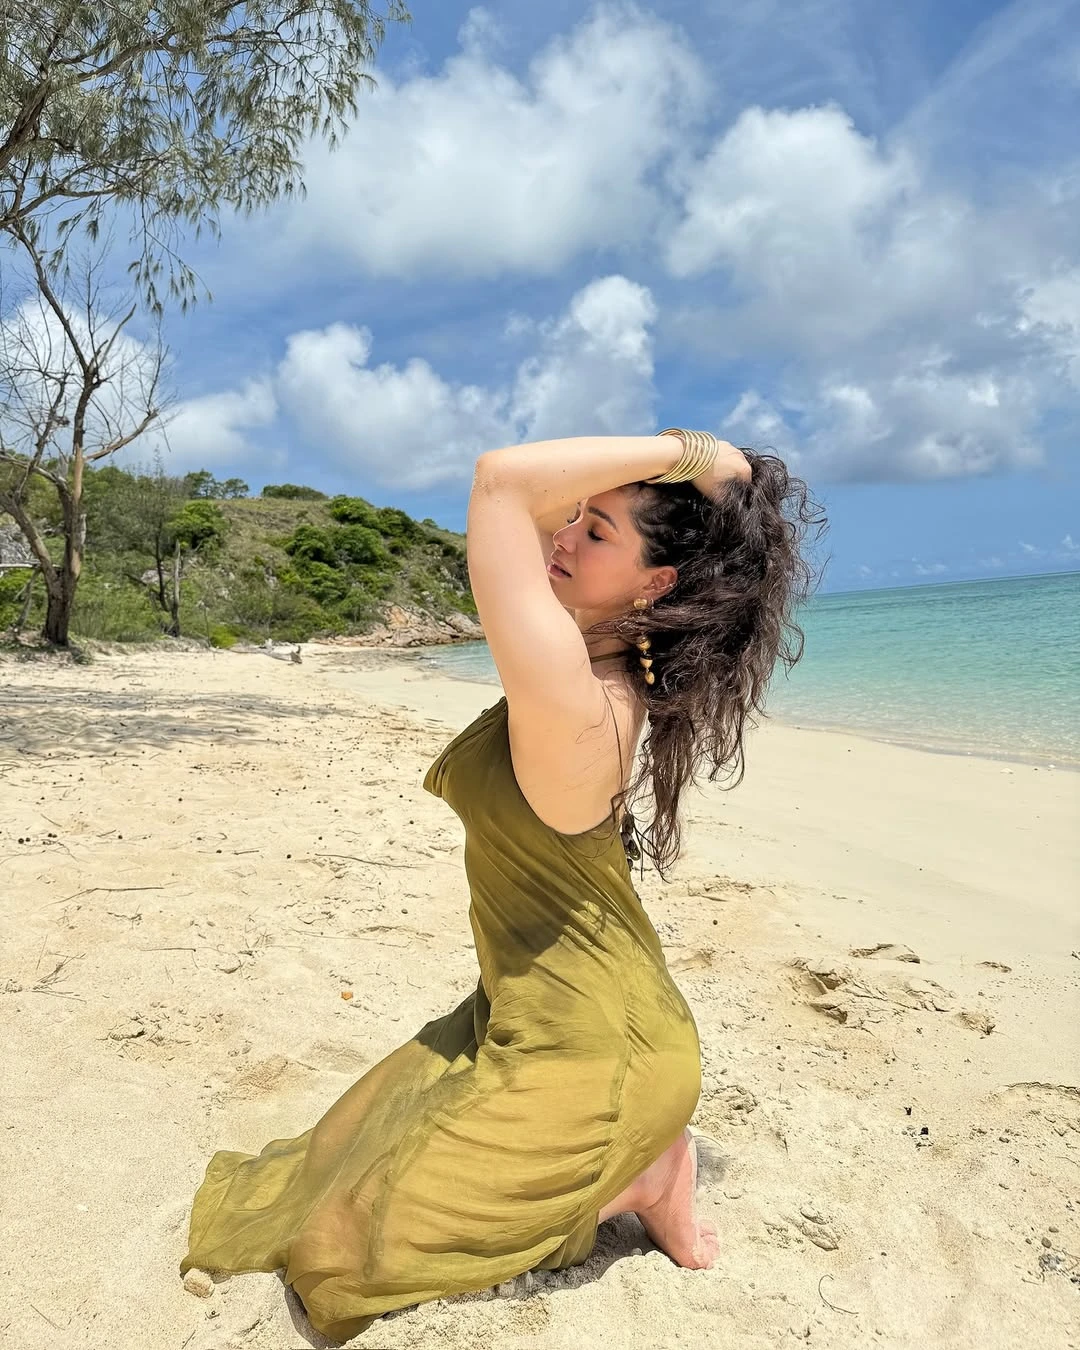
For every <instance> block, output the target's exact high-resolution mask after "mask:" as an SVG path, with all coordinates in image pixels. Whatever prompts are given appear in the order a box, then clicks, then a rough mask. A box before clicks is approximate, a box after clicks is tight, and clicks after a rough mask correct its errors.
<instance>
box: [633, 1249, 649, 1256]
mask: <svg viewBox="0 0 1080 1350" xmlns="http://www.w3.org/2000/svg"><path fill="white" fill-rule="evenodd" d="M630 1255H631V1256H644V1255H645V1253H644V1252H643V1251H642V1250H641V1248H640V1247H631V1248H630Z"/></svg>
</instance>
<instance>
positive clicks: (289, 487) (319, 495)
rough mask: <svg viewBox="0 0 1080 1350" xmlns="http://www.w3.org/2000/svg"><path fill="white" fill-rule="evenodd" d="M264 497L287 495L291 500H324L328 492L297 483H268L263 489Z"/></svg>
mask: <svg viewBox="0 0 1080 1350" xmlns="http://www.w3.org/2000/svg"><path fill="white" fill-rule="evenodd" d="M262 495H263V496H264V497H287V498H289V499H290V500H291V501H304V502H324V501H326V493H325V492H320V491H319V490H318V488H310V487H298V486H297V485H296V483H267V485H266V487H264V488H263V490H262Z"/></svg>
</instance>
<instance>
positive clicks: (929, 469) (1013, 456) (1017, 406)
mask: <svg viewBox="0 0 1080 1350" xmlns="http://www.w3.org/2000/svg"><path fill="white" fill-rule="evenodd" d="M805 383H807V384H808V385H810V389H809V392H808V393H806V394H805V395H804V396H803V397H802V398H801V399H800V398H795V397H792V398H791V399H790V400H788V399H785V398H783V397H781V398H778V399H777V400H776V403H771V402H768V401H767V400H765V399H763V398H762V397H761V395H759V394H758V393H756V391H749V392H747V393H744V394H743V395H742V397H741V398H740V399H739V400H738V402H737V404H736V406H735V407H734V408H733V409H732V411H731V413H730V414H729V415H728V416H727V417H726V418H725V420H724V422H723V425H722V427H721V431H722V434H723V435H725V436H726V437H727V438H728V439H729V440H736V439H738V438H739V437H740V435H742V434H744V433H745V435H746V436H747V437H748V438H749V441H750V442H755V443H756V444H757V446H758V448H761V447H762V446H763V445H764V444H771V445H773V446H775V448H776V449H777V451H778V452H779V453H780V454H788V455H791V454H792V453H793V451H792V448H793V447H797V448H798V452H797V454H795V455H794V457H793V462H794V463H795V464H799V463H800V462H804V463H805V466H806V467H808V468H810V469H812V470H813V472H815V473H818V474H822V475H823V476H827V477H829V478H832V479H837V480H859V481H863V482H868V481H875V480H877V481H886V480H892V481H896V480H907V481H914V480H917V479H944V478H954V477H962V476H965V475H973V474H987V473H991V472H993V471H994V470H996V469H1001V468H1018V467H1031V466H1034V465H1036V464H1038V463H1040V461H1041V457H1042V456H1041V451H1040V449H1039V448H1038V446H1037V445H1036V444H1034V443H1033V441H1032V439H1031V435H1030V424H1031V422H1032V421H1033V420H1034V417H1035V411H1036V410H1035V409H1034V407H1033V406H1032V405H1033V391H1032V389H1031V388H1030V387H1029V386H1028V385H1027V383H1026V382H1025V381H1023V380H1017V379H1009V378H1007V377H1005V376H1004V375H999V377H998V379H997V380H996V381H991V380H990V379H989V377H988V376H987V375H986V374H985V373H980V374H978V375H975V376H968V377H965V376H963V375H959V374H951V373H948V372H946V371H943V370H941V369H935V363H934V362H932V361H928V362H925V363H924V365H923V368H922V369H921V370H918V369H916V370H912V372H911V373H903V374H880V375H879V374H876V373H869V374H868V375H867V376H864V377H863V379H862V380H861V381H859V380H856V379H855V378H853V377H852V376H851V375H850V374H849V375H847V376H837V375H830V374H828V373H826V374H822V375H820V376H819V377H818V379H817V381H816V386H815V385H814V384H813V383H812V382H811V381H809V380H808V381H806V382H805ZM1002 394H1004V395H1005V396H1006V397H1005V398H1004V399H1002ZM995 399H997V400H998V402H997V403H995V402H994V400H995Z"/></svg>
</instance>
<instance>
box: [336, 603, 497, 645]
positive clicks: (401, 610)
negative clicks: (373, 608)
mask: <svg viewBox="0 0 1080 1350" xmlns="http://www.w3.org/2000/svg"><path fill="white" fill-rule="evenodd" d="M483 636H484V630H483V628H482V627H481V626H480V624H479V623H477V621H476V620H475V619H474V618H472V617H471V616H470V615H468V614H459V613H454V614H448V615H446V617H445V618H443V617H439V616H438V615H435V614H429V613H428V612H427V611H426V610H422V609H411V608H407V607H406V606H404V605H387V607H386V608H385V609H384V610H383V622H382V623H379V624H375V626H374V627H372V628H370V629H369V630H368V631H367V632H366V633H350V634H347V635H343V636H340V637H328V638H316V639H315V641H317V642H318V643H319V644H320V645H322V644H324V643H325V644H329V645H331V646H335V647H435V646H439V645H441V644H444V643H450V642H479V641H482V639H483Z"/></svg>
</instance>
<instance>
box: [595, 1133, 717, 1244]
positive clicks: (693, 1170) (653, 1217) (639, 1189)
mask: <svg viewBox="0 0 1080 1350" xmlns="http://www.w3.org/2000/svg"><path fill="white" fill-rule="evenodd" d="M696 1190H697V1148H696V1145H695V1143H694V1136H693V1134H692V1132H691V1131H690V1129H689V1128H687V1129H685V1130H683V1132H682V1134H681V1135H680V1136H679V1138H678V1139H676V1140H675V1142H674V1143H673V1144H672V1145H671V1146H670V1148H668V1149H666V1150H665V1151H664V1153H662V1154H661V1156H660V1157H659V1158H657V1160H656V1162H654V1163H653V1164H652V1166H651V1167H649V1168H647V1169H646V1170H645V1171H644V1172H642V1174H641V1176H639V1177H638V1178H637V1179H636V1180H635V1181H634V1183H633V1184H632V1186H630V1187H628V1188H627V1190H626V1191H624V1192H623V1195H622V1196H620V1197H619V1200H617V1201H615V1202H614V1203H613V1204H611V1205H609V1206H608V1207H607V1209H605V1210H602V1211H601V1221H602V1220H603V1219H604V1218H607V1217H611V1215H612V1214H614V1213H623V1212H625V1210H627V1209H629V1210H632V1211H633V1213H635V1214H636V1215H637V1216H638V1219H639V1220H640V1221H641V1226H642V1227H643V1228H644V1229H645V1231H646V1233H648V1235H649V1237H650V1238H651V1239H652V1241H653V1242H655V1243H656V1245H657V1246H658V1247H659V1248H660V1249H661V1250H662V1251H664V1252H666V1253H667V1255H668V1256H670V1257H671V1259H672V1260H673V1261H674V1262H675V1264H676V1265H679V1266H685V1267H686V1268H687V1269H689V1270H708V1268H709V1267H710V1266H711V1265H712V1263H713V1261H714V1260H715V1259H716V1255H717V1253H718V1251H719V1250H720V1239H719V1237H718V1236H717V1232H716V1228H715V1227H714V1226H713V1225H712V1224H711V1223H704V1222H702V1221H701V1220H699V1219H698V1216H697V1201H696V1195H695V1192H696ZM616 1206H618V1208H616Z"/></svg>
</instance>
